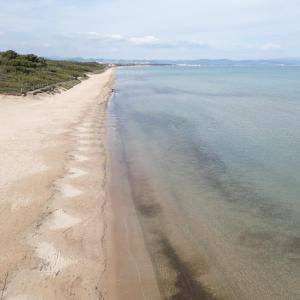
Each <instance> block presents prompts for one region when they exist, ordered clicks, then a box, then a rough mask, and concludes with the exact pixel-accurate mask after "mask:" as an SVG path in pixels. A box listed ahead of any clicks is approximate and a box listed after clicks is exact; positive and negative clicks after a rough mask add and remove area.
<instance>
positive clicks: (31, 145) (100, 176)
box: [0, 70, 113, 300]
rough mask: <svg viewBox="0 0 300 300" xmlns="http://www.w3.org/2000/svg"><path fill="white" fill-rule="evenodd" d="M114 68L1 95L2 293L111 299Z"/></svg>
mask: <svg viewBox="0 0 300 300" xmlns="http://www.w3.org/2000/svg"><path fill="white" fill-rule="evenodd" d="M112 81H113V70H108V71H106V72H105V73H103V74H99V75H93V76H91V78H90V79H88V80H86V81H84V82H82V83H81V84H79V85H77V86H75V87H74V88H72V89H71V90H69V91H66V92H63V93H61V94H57V95H54V96H48V95H43V96H34V97H26V98H20V97H8V96H0V166H1V167H0V237H1V239H0V243H1V245H0V299H1V300H2V299H11V300H12V299H18V300H22V299H104V298H106V297H105V295H106V293H107V290H106V275H105V274H106V272H105V270H106V253H105V247H104V243H105V239H106V234H105V233H106V225H107V218H108V217H109V216H108V214H109V205H108V204H107V202H106V197H105V189H104V186H105V181H106V171H105V169H106V153H105V148H104V126H103V122H104V113H105V105H106V99H107V96H108V95H109V93H110V91H111V84H112Z"/></svg>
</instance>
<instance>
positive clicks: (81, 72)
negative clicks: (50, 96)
mask: <svg viewBox="0 0 300 300" xmlns="http://www.w3.org/2000/svg"><path fill="white" fill-rule="evenodd" d="M105 68H106V65H101V64H98V63H96V62H77V61H59V60H49V59H45V58H43V57H38V56H36V55H34V54H28V55H20V54H18V53H16V52H14V51H12V50H9V51H6V52H0V93H2V94H16V95H20V94H26V93H28V92H29V91H34V90H40V91H44V92H50V91H53V90H54V89H55V88H57V87H58V86H59V87H62V88H66V89H68V88H71V87H72V86H74V85H76V84H77V83H79V82H80V81H81V80H82V79H84V78H85V77H86V74H87V73H95V72H102V71H103V70H104V69H105Z"/></svg>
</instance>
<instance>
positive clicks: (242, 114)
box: [108, 66, 300, 300]
mask: <svg viewBox="0 0 300 300" xmlns="http://www.w3.org/2000/svg"><path fill="white" fill-rule="evenodd" d="M114 88H115V93H114V95H113V96H112V98H111V101H110V103H109V107H108V112H109V113H108V131H109V136H111V137H113V139H115V140H117V141H118V147H121V149H119V154H118V155H116V154H113V155H112V156H113V157H112V159H119V160H122V162H123V167H124V168H125V169H126V176H127V180H128V183H129V185H130V190H131V196H132V199H133V202H134V205H135V208H136V211H137V214H138V219H139V224H140V226H141V228H142V232H143V236H144V240H145V243H146V245H147V251H148V252H149V255H150V257H151V259H152V265H153V268H154V271H155V274H156V278H157V282H158V286H159V289H160V292H161V294H162V298H163V299H174V300H181V299H239V300H241V299H251V300H252V299H263V300H267V299H273V300H274V299H300V68H299V67H263V66H259V67H254V66H251V67H179V66H153V67H123V68H118V69H116V82H115V87H114ZM115 145H116V144H115ZM110 147H114V143H113V142H112V143H111V146H110ZM114 155H115V156H118V157H114Z"/></svg>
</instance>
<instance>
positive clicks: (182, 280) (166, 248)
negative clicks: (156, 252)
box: [161, 237, 217, 300]
mask: <svg viewBox="0 0 300 300" xmlns="http://www.w3.org/2000/svg"><path fill="white" fill-rule="evenodd" d="M161 246H162V251H163V254H164V255H165V256H166V257H167V259H168V261H169V264H170V266H171V268H172V269H173V270H174V271H175V272H176V281H175V282H174V285H175V287H176V290H177V292H176V294H175V295H173V296H172V297H171V300H187V299H189V300H216V299H217V298H216V297H215V296H213V295H212V293H211V292H210V291H209V290H208V289H207V288H206V287H204V286H203V285H201V283H200V282H199V281H198V280H197V279H196V275H195V274H194V272H193V271H192V269H191V268H190V266H189V265H188V264H187V263H185V262H184V261H183V260H182V259H181V258H180V256H179V255H178V254H177V252H176V250H175V249H174V248H173V246H172V245H171V243H170V242H169V240H168V239H167V238H166V237H162V239H161Z"/></svg>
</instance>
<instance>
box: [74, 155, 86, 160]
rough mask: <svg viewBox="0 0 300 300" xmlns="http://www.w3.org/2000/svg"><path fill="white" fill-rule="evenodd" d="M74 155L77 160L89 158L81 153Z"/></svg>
mask: <svg viewBox="0 0 300 300" xmlns="http://www.w3.org/2000/svg"><path fill="white" fill-rule="evenodd" d="M72 157H73V158H74V159H75V160H77V161H87V160H89V158H88V157H87V156H84V155H80V154H73V155H72Z"/></svg>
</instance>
